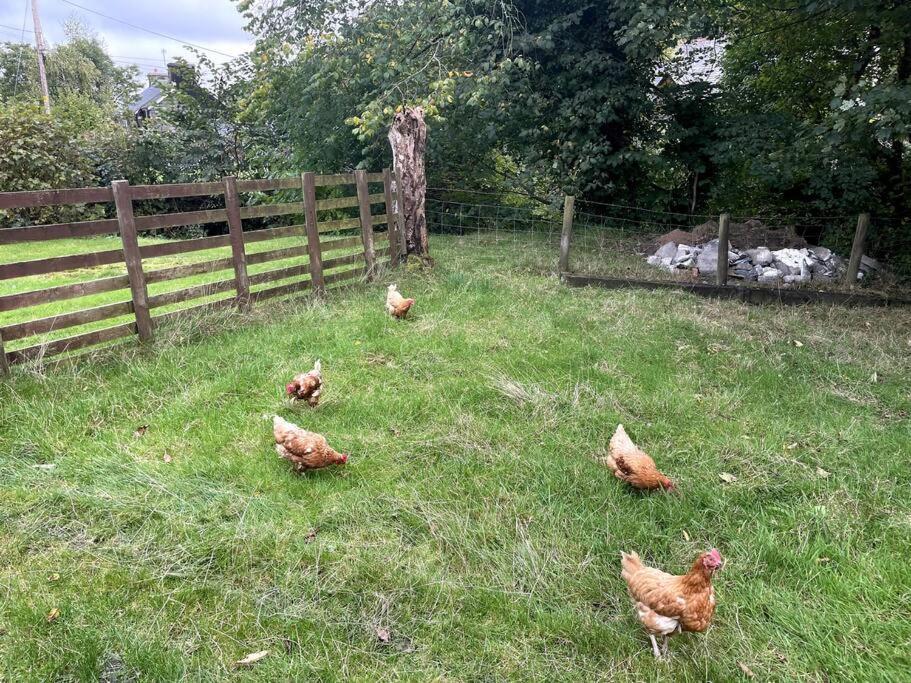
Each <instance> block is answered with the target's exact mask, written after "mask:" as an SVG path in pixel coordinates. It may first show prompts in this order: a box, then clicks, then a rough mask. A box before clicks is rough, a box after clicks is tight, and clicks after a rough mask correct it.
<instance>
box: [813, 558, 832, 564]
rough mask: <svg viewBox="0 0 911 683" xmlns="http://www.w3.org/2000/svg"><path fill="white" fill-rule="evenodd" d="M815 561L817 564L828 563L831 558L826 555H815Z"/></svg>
mask: <svg viewBox="0 0 911 683" xmlns="http://www.w3.org/2000/svg"><path fill="white" fill-rule="evenodd" d="M816 562H817V563H818V564H828V563H829V562H831V560H830V559H829V558H828V557H817V558H816Z"/></svg>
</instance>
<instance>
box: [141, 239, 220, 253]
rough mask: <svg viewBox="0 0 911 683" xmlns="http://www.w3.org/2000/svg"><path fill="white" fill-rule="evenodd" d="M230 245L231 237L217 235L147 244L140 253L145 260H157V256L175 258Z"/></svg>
mask: <svg viewBox="0 0 911 683" xmlns="http://www.w3.org/2000/svg"><path fill="white" fill-rule="evenodd" d="M230 244H231V236H230V235H215V236H214V237H198V238H195V239H191V240H174V241H172V242H162V243H161V244H146V245H144V246H142V247H140V248H139V252H140V253H141V254H142V257H143V258H155V257H156V256H173V255H174V254H186V253H189V252H191V251H204V250H206V249H216V248H218V247H227V246H229V245H230Z"/></svg>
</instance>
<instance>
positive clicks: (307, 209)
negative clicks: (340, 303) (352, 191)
mask: <svg viewBox="0 0 911 683" xmlns="http://www.w3.org/2000/svg"><path fill="white" fill-rule="evenodd" d="M301 188H302V189H303V192H304V218H305V220H306V224H307V251H308V253H309V254H310V279H311V280H312V281H313V288H314V290H315V291H316V294H317V296H319V295H321V294H322V293H323V291H324V290H325V289H326V287H325V283H324V281H323V263H322V261H323V253H322V248H321V247H320V243H319V228H318V227H317V225H316V205H317V201H316V175H315V174H314V173H312V172H309V171H308V172H307V173H304V174H303V175H302V176H301Z"/></svg>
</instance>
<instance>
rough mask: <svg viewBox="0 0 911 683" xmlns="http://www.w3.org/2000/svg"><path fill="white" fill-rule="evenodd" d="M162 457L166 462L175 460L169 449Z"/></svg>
mask: <svg viewBox="0 0 911 683" xmlns="http://www.w3.org/2000/svg"><path fill="white" fill-rule="evenodd" d="M161 459H162V460H164V461H165V462H171V460H173V458H172V457H171V454H170V453H168V452H167V451H165V454H164V455H163V456H162V457H161Z"/></svg>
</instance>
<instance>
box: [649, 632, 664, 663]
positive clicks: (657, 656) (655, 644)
mask: <svg viewBox="0 0 911 683" xmlns="http://www.w3.org/2000/svg"><path fill="white" fill-rule="evenodd" d="M648 637H649V640H651V641H652V652H654V653H655V659H661V653H660V652H659V651H658V641H656V640H655V636H654V635H652V634H651V633H649V634H648Z"/></svg>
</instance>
